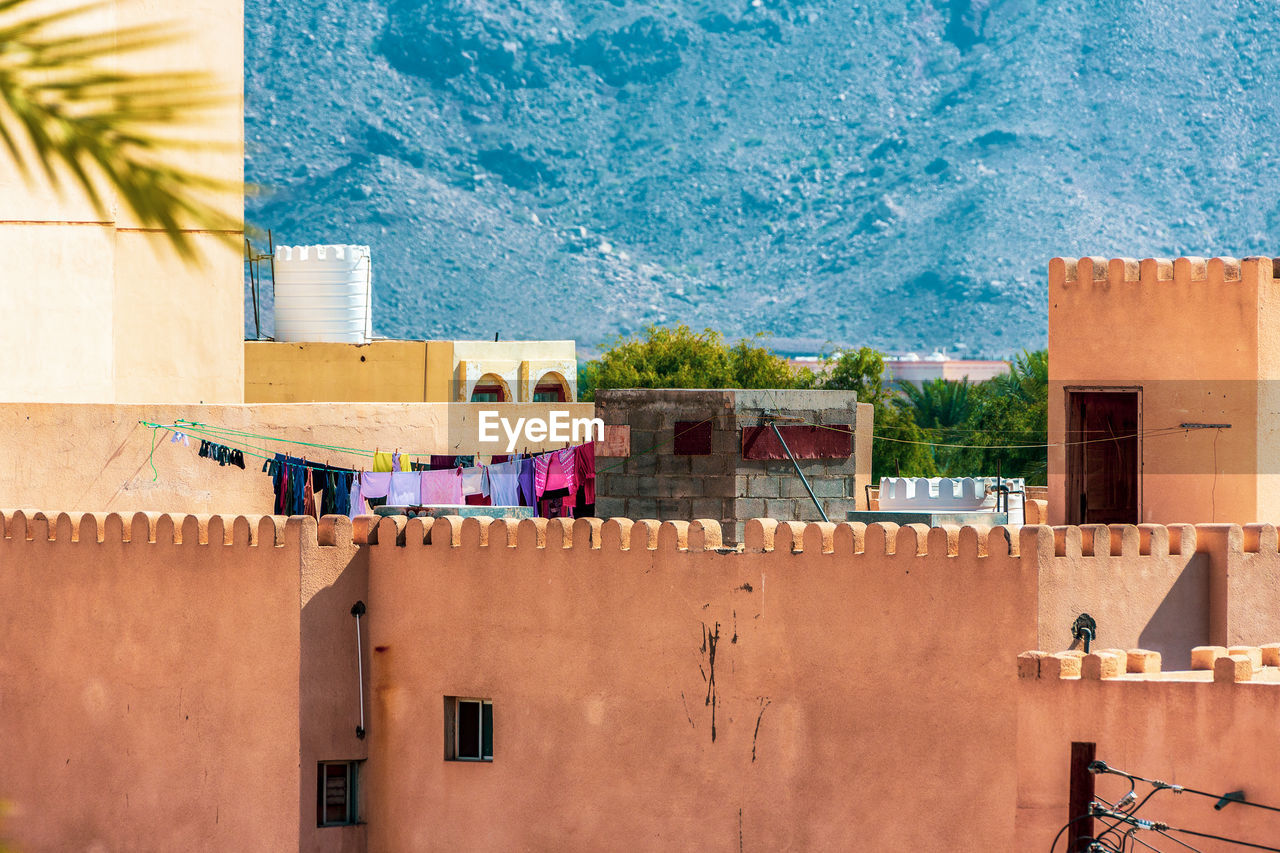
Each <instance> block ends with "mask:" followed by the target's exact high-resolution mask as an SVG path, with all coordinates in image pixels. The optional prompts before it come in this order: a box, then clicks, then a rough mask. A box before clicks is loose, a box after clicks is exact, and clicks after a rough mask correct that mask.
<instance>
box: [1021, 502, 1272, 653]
mask: <svg viewBox="0 0 1280 853" xmlns="http://www.w3.org/2000/svg"><path fill="white" fill-rule="evenodd" d="M1042 547H1043V549H1044V550H1043V552H1042V553H1041V555H1040V556H1039V558H1038V560H1037V572H1038V583H1037V596H1038V601H1037V613H1038V616H1037V620H1038V637H1039V644H1038V646H1037V648H1041V649H1065V648H1068V647H1074V648H1079V645H1078V644H1077V645H1074V646H1073V642H1072V638H1071V625H1072V623H1073V622H1074V621H1075V619H1076V617H1077V616H1078V615H1079V614H1081V613H1088V614H1089V615H1091V616H1092V617H1093V618H1094V619H1095V620H1096V622H1097V626H1098V636H1097V637H1096V638H1095V645H1096V646H1097V647H1098V648H1108V647H1111V648H1143V649H1150V650H1153V651H1157V652H1160V653H1161V654H1162V655H1163V656H1164V661H1165V665H1166V668H1171V669H1185V668H1186V667H1187V666H1189V664H1190V649H1192V648H1193V647H1195V646H1200V645H1206V644H1215V645H1223V646H1230V645H1238V644H1241V643H1248V642H1256V641H1257V639H1256V638H1257V637H1260V636H1261V637H1270V636H1276V637H1280V607H1277V606H1276V604H1275V601H1274V590H1275V589H1276V588H1277V585H1280V547H1278V545H1277V531H1276V528H1275V526H1274V525H1270V524H1250V525H1244V526H1243V527H1242V526H1240V525H1230V524H1201V525H1195V526H1193V525H1190V524H1175V525H1169V526H1167V527H1166V526H1163V525H1156V524H1143V525H1137V526H1134V525H1124V524H1114V525H1111V526H1109V527H1108V526H1107V525H1101V524H1096V525H1082V526H1080V527H1055V528H1053V538H1052V539H1051V540H1045V541H1043V542H1042ZM1023 556H1024V558H1027V557H1029V556H1030V555H1028V554H1024V555H1023Z"/></svg>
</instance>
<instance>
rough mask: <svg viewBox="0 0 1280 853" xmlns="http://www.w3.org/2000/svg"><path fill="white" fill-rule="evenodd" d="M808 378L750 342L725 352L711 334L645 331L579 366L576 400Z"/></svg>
mask: <svg viewBox="0 0 1280 853" xmlns="http://www.w3.org/2000/svg"><path fill="white" fill-rule="evenodd" d="M756 339H757V340H758V339H759V336H757V338H756ZM811 375H812V374H810V373H809V371H799V370H796V369H795V368H793V367H792V366H791V365H790V364H789V363H788V362H787V360H786V359H784V358H783V357H782V356H780V355H778V354H777V353H775V352H773V351H772V350H770V349H768V348H767V347H764V346H761V345H759V344H757V343H754V342H752V341H740V342H738V343H737V344H735V345H733V346H729V345H728V344H726V343H725V340H724V337H723V336H722V335H721V334H720V333H719V332H716V331H714V330H712V329H704V330H703V331H702V332H694V331H693V330H691V329H690V328H689V327H688V326H673V327H665V326H649V327H648V328H646V329H645V330H644V332H643V333H641V334H640V335H636V336H634V337H630V338H626V337H620V338H618V339H617V340H616V341H615V342H614V344H613V346H611V347H610V348H609V349H608V350H606V351H605V352H604V353H603V354H602V355H601V356H600V358H599V359H596V360H594V361H591V362H588V363H587V364H586V365H584V366H583V368H581V369H580V370H579V372H578V383H579V384H578V389H579V399H582V400H593V399H595V392H596V389H598V388H796V387H803V386H804V385H806V384H808V383H809V382H810V381H811Z"/></svg>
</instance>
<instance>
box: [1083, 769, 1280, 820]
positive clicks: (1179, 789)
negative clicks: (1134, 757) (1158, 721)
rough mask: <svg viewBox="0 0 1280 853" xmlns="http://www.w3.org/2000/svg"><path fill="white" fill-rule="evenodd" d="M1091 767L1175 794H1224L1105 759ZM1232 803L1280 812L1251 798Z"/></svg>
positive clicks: (1215, 797)
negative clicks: (1142, 773)
mask: <svg viewBox="0 0 1280 853" xmlns="http://www.w3.org/2000/svg"><path fill="white" fill-rule="evenodd" d="M1089 769H1090V771H1091V772H1093V773H1097V774H1112V775H1115V776H1123V777H1125V778H1126V779H1129V780H1130V781H1131V782H1145V783H1146V784H1148V785H1152V786H1154V787H1155V788H1156V789H1157V790H1168V791H1173V792H1174V793H1175V794H1194V795H1196V796H1197V797H1207V798H1208V799H1211V800H1214V801H1217V800H1221V799H1222V794H1212V793H1210V792H1208V791H1200V790H1197V789H1195V788H1188V787H1186V786H1185V785H1171V784H1169V783H1168V782H1163V781H1161V780H1159V779H1148V778H1146V777H1145V776H1139V775H1138V774H1136V773H1128V772H1126V771H1124V770H1119V769H1117V768H1115V767H1111V766H1110V765H1108V764H1107V763H1106V762H1105V761H1095V762H1093V764H1091V765H1090V767H1089ZM1148 797H1150V795H1148ZM1144 802H1145V801H1144ZM1231 803H1232V804H1233V805H1241V806H1249V807H1250V808H1255V809H1265V810H1266V811H1269V812H1280V807H1276V806H1268V805H1265V804H1263V803H1255V802H1251V801H1250V800H1231Z"/></svg>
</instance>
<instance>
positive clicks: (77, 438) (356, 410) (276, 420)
mask: <svg viewBox="0 0 1280 853" xmlns="http://www.w3.org/2000/svg"><path fill="white" fill-rule="evenodd" d="M483 408H486V406H485V405H484V404H478V403H476V404H472V403H464V404H444V403H439V404H430V403H429V404H422V403H418V404H395V403H384V404H377V403H362V404H358V405H351V406H341V405H333V404H327V403H315V404H259V405H253V406H249V405H243V406H100V405H59V404H30V405H0V506H24V507H36V508H39V509H55V510H63V511H68V512H70V511H76V512H89V511H99V510H104V509H105V510H111V511H116V512H123V511H136V510H144V511H159V512H195V513H205V512H224V513H244V514H254V513H264V512H270V511H271V508H272V504H271V481H270V479H269V478H268V477H267V476H266V475H265V474H262V473H261V472H260V469H261V465H262V460H261V459H253V458H249V457H246V460H245V461H246V464H247V469H246V470H244V471H241V470H240V469H239V468H235V467H221V466H219V465H218V464H217V463H215V462H211V461H209V460H207V459H201V458H200V457H199V456H197V455H196V454H197V451H198V450H199V446H200V442H199V440H198V439H195V438H193V439H192V446H191V447H186V446H183V445H181V444H170V443H169V438H168V435H167V434H166V433H160V434H158V435H157V436H156V439H157V443H156V447H155V455H154V458H153V457H152V454H151V446H152V444H151V443H152V431H151V430H150V429H148V428H146V427H144V426H141V425H140V424H139V423H138V421H140V420H146V421H150V422H152V423H172V422H173V421H174V420H176V419H178V418H186V419H188V420H196V421H200V422H202V423H206V424H211V425H217V426H222V427H229V428H234V429H238V430H242V431H247V432H254V433H259V434H265V435H270V436H278V437H279V438H281V439H290V440H294V441H309V442H316V443H323V444H331V445H338V446H343V447H353V448H367V449H369V450H370V451H372V450H373V449H375V448H382V449H384V450H391V449H395V448H400V449H401V450H403V451H404V452H405V453H409V452H427V453H430V452H433V451H434V452H440V451H443V450H444V449H445V448H446V447H449V446H452V444H456V443H459V442H460V443H461V446H462V447H474V444H470V443H469V442H470V441H471V440H470V439H469V438H467V437H466V436H465V435H464V436H463V437H461V438H460V437H458V433H459V432H460V431H461V432H463V433H464V434H465V433H466V432H467V430H468V429H469V430H470V431H471V433H472V434H474V429H475V420H476V417H477V415H476V413H477V412H478V411H480V410H481V409H483ZM488 408H492V407H491V406H489V407H488ZM550 408H552V404H545V403H530V404H512V405H510V406H506V407H504V414H505V415H506V416H507V417H512V418H515V417H521V416H535V415H536V416H540V417H545V416H546V413H547V411H548V410H549V409H550ZM555 408H557V409H564V410H567V411H569V412H571V413H572V415H573V417H592V416H593V413H594V408H593V407H592V405H591V404H590V403H575V404H568V405H560V404H556V405H555ZM451 434H452V435H453V436H454V438H453V440H452V441H451V440H450V439H449V436H450V435H451ZM249 441H250V440H248V439H246V442H249ZM227 443H229V444H234V442H233V441H232V440H231V439H228V440H227ZM239 446H241V447H245V446H247V444H241V445H239ZM258 446H264V445H262V444H261V443H258ZM552 446H559V445H552V444H551V443H550V442H543V443H542V444H541V445H538V444H533V443H530V447H546V448H550V447H552ZM265 447H266V448H267V449H268V450H269V452H272V453H276V452H290V453H295V454H299V453H310V451H308V450H307V448H305V447H302V446H300V445H292V444H285V443H279V442H270V443H267V444H266V445H265ZM458 452H463V451H462V450H459V451H458ZM315 453H316V454H318V456H312V457H311V458H319V459H320V460H322V461H327V462H330V463H332V464H334V465H351V466H353V467H364V468H368V467H369V466H370V464H371V461H370V459H369V457H367V456H365V457H359V456H354V455H348V454H342V453H336V452H334V453H330V452H326V451H315ZM152 459H154V463H155V469H156V470H155V473H154V474H153V472H152V469H151V461H152Z"/></svg>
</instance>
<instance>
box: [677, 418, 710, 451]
mask: <svg viewBox="0 0 1280 853" xmlns="http://www.w3.org/2000/svg"><path fill="white" fill-rule="evenodd" d="M712 426H714V425H713V424H712V423H711V419H710V418H708V419H707V420H704V421H676V426H675V429H674V430H673V431H672V437H671V444H672V451H673V452H674V453H675V455H676V456H709V455H710V454H711V431H712Z"/></svg>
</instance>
